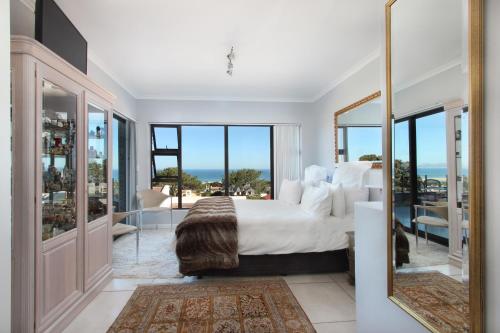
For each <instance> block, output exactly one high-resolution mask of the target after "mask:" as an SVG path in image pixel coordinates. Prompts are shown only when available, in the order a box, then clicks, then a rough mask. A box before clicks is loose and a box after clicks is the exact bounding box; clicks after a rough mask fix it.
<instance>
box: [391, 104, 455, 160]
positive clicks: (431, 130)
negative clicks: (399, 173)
mask: <svg viewBox="0 0 500 333" xmlns="http://www.w3.org/2000/svg"><path fill="white" fill-rule="evenodd" d="M415 125H416V134H417V166H418V167H424V168H430V167H441V168H444V167H446V161H447V157H446V154H447V153H446V115H445V113H444V112H440V113H436V114H433V115H430V116H426V117H422V118H418V119H417V120H416V123H415ZM394 152H395V153H394V157H395V158H396V159H399V160H402V161H408V160H409V151H408V122H407V121H404V122H400V123H396V124H395V127H394Z"/></svg>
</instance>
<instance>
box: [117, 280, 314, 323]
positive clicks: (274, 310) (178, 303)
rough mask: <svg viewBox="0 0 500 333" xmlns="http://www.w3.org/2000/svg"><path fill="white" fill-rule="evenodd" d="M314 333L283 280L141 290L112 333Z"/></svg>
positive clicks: (203, 284) (216, 282)
mask: <svg viewBox="0 0 500 333" xmlns="http://www.w3.org/2000/svg"><path fill="white" fill-rule="evenodd" d="M125 332H127V333H128V332H148V333H150V332H151V333H153V332H155V333H157V332H158V333H159V332H165V333H166V332H168V333H170V332H172V333H175V332H178V333H212V332H214V333H215V332H217V333H237V332H242V333H243V332H246V333H281V332H283V333H285V332H286V333H309V332H315V330H314V328H313V326H312V324H311V322H310V321H309V319H308V318H307V316H306V314H305V313H304V311H303V310H302V308H301V307H300V305H299V303H298V302H297V300H296V299H295V297H294V296H293V294H292V292H291V291H290V289H289V288H288V286H287V284H286V282H285V281H284V280H283V279H275V280H258V281H223V282H221V281H213V282H201V283H192V284H178V285H155V286H139V287H138V288H137V289H136V291H135V292H134V294H133V295H132V297H131V298H130V300H129V301H128V303H127V304H126V305H125V308H124V309H123V310H122V312H121V313H120V315H119V316H118V318H117V319H116V321H115V322H114V323H113V325H112V326H111V327H110V328H109V330H108V333H125Z"/></svg>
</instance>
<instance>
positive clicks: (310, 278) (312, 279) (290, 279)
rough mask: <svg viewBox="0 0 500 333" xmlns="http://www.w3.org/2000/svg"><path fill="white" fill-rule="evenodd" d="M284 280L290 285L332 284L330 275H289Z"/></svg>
mask: <svg viewBox="0 0 500 333" xmlns="http://www.w3.org/2000/svg"><path fill="white" fill-rule="evenodd" d="M283 279H285V281H286V282H287V283H288V284H293V283H321V282H331V281H332V280H331V278H330V276H329V275H328V274H307V275H288V276H284V277H283Z"/></svg>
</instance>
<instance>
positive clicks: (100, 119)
mask: <svg viewBox="0 0 500 333" xmlns="http://www.w3.org/2000/svg"><path fill="white" fill-rule="evenodd" d="M107 165H108V113H107V111H105V110H103V109H101V108H99V107H97V106H95V105H93V104H89V105H88V113H87V170H88V171H87V195H88V198H87V199H88V207H87V222H91V221H94V220H97V219H98V218H100V217H102V216H105V215H107V213H108V167H107Z"/></svg>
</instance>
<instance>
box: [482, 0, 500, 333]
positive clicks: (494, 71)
mask: <svg viewBox="0 0 500 333" xmlns="http://www.w3.org/2000/svg"><path fill="white" fill-rule="evenodd" d="M485 5H486V8H485V10H484V13H485V16H486V18H485V19H486V24H485V43H484V44H485V48H486V49H485V69H484V72H485V115H484V116H485V117H484V124H485V172H486V173H485V175H486V178H485V187H486V193H485V194H486V202H485V207H486V212H485V217H486V218H485V222H484V225H485V228H486V230H485V233H484V234H485V237H486V240H485V242H486V246H485V248H486V260H485V264H486V272H485V273H486V289H485V290H486V291H485V296H486V303H485V304H486V332H500V316H499V315H498V314H499V312H500V260H499V258H498V257H499V256H500V242H499V241H498V236H499V235H500V205H499V198H500V174H499V172H498V170H499V168H500V153H499V147H498V143H499V142H500V131H499V126H500V94H499V88H500V39H499V35H500V21H499V20H498V14H499V13H500V1H498V0H486V1H485Z"/></svg>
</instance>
